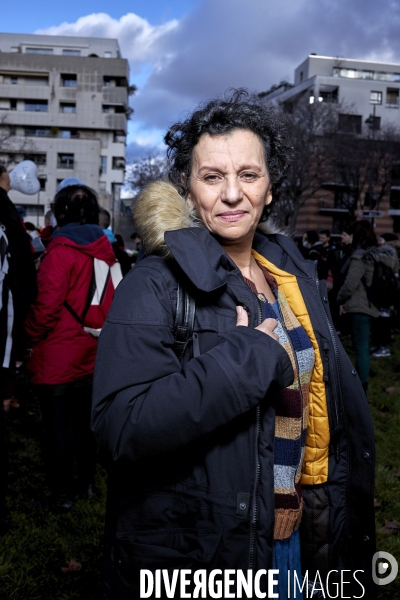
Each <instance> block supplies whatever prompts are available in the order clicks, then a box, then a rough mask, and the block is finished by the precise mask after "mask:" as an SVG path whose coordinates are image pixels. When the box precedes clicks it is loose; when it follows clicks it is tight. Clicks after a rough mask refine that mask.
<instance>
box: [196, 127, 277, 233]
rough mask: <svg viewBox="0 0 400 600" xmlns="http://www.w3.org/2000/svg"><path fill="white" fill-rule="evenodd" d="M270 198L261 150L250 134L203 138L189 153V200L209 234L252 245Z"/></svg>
mask: <svg viewBox="0 0 400 600" xmlns="http://www.w3.org/2000/svg"><path fill="white" fill-rule="evenodd" d="M271 200H272V193H271V186H270V181H269V176H268V171H267V166H266V164H265V155H264V149H263V146H262V144H261V141H260V139H259V138H258V136H257V135H256V134H254V133H253V132H252V131H248V130H241V129H238V130H235V131H233V132H232V133H230V134H227V135H226V134H224V135H218V136H210V135H209V134H204V135H202V136H201V138H200V140H199V142H198V143H197V144H196V146H195V147H194V149H193V155H192V171H191V175H190V181H189V193H188V202H189V203H191V204H192V205H193V206H194V208H195V210H196V212H197V215H198V216H199V217H200V219H201V220H202V221H203V222H204V224H205V226H206V227H207V229H209V230H210V231H211V233H213V234H215V235H218V236H219V237H220V238H221V239H222V241H225V242H227V243H228V244H229V243H236V242H243V241H248V242H250V243H251V241H252V239H253V236H254V232H255V230H256V228H257V225H258V223H259V221H260V218H261V215H262V212H263V209H264V206H266V205H268V204H269V203H270V202H271Z"/></svg>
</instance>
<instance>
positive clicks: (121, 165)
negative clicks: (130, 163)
mask: <svg viewBox="0 0 400 600" xmlns="http://www.w3.org/2000/svg"><path fill="white" fill-rule="evenodd" d="M112 168H113V169H125V158H124V157H123V156H113V159H112Z"/></svg>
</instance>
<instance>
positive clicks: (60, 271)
mask: <svg viewBox="0 0 400 600" xmlns="http://www.w3.org/2000/svg"><path fill="white" fill-rule="evenodd" d="M69 269H70V262H69V261H68V256H67V255H66V253H65V251H64V249H63V247H61V246H59V247H56V248H53V249H52V250H51V251H50V252H49V253H48V254H47V255H46V256H45V258H44V260H43V262H42V263H41V265H40V267H39V272H38V296H37V298H36V301H35V302H34V304H32V306H31V308H30V310H29V312H28V316H27V318H26V321H25V329H26V332H27V334H28V336H29V338H30V340H31V342H32V344H33V345H35V344H37V343H38V342H40V341H41V340H42V339H44V338H46V337H47V335H48V334H49V332H50V331H52V330H53V329H54V327H55V325H56V323H57V321H58V320H59V318H60V314H61V311H62V310H63V302H64V300H65V299H66V296H67V291H68V286H69Z"/></svg>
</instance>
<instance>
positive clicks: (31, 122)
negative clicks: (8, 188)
mask: <svg viewBox="0 0 400 600" xmlns="http://www.w3.org/2000/svg"><path fill="white" fill-rule="evenodd" d="M128 87H129V66H128V61H127V60H125V59H123V58H121V53H120V49H119V45H118V41H117V40H113V39H102V38H83V37H66V36H65V37H63V36H61V37H56V36H47V35H33V34H0V162H2V163H4V164H6V165H7V167H8V169H9V170H11V169H12V168H13V166H15V164H17V163H19V162H20V161H22V160H32V161H33V162H34V163H35V164H36V165H37V167H38V174H39V180H40V182H41V190H40V192H39V193H38V194H36V195H35V196H27V195H24V194H21V193H19V192H17V191H15V190H14V191H12V192H10V197H11V198H12V200H13V202H14V203H15V204H16V205H21V206H24V207H25V208H26V217H25V219H26V220H27V221H33V222H34V224H37V225H43V223H44V214H45V213H46V211H47V210H48V209H49V208H50V203H51V202H52V200H53V198H54V195H55V193H56V188H57V186H58V184H59V182H60V181H62V180H63V179H65V178H67V177H77V178H79V179H80V180H81V181H83V182H84V183H85V184H86V185H88V186H90V187H91V188H93V189H94V190H95V191H96V192H97V193H98V194H99V199H100V203H101V205H102V206H103V207H104V208H106V209H107V210H109V211H110V212H111V213H112V215H113V217H114V222H115V221H116V220H117V218H118V214H119V201H120V189H121V186H122V184H123V182H124V170H125V147H126V134H127V118H128V117H129V114H130V109H129V105H128V91H129V89H128Z"/></svg>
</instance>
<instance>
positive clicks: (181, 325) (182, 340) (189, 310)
mask: <svg viewBox="0 0 400 600" xmlns="http://www.w3.org/2000/svg"><path fill="white" fill-rule="evenodd" d="M195 313H196V301H195V299H194V298H193V296H191V295H190V294H189V292H188V291H187V290H186V289H185V288H184V287H183V286H182V285H181V284H180V283H178V290H177V295H176V315H175V325H174V339H175V341H174V352H175V354H176V355H177V357H178V358H179V360H180V361H182V360H183V357H184V355H185V351H186V348H187V347H188V344H189V343H190V342H191V341H192V340H193V329H194V316H195ZM196 337H197V336H196ZM197 346H198V345H197V344H196V352H195V353H194V354H195V355H197Z"/></svg>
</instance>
